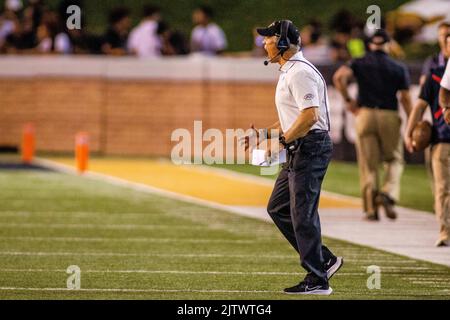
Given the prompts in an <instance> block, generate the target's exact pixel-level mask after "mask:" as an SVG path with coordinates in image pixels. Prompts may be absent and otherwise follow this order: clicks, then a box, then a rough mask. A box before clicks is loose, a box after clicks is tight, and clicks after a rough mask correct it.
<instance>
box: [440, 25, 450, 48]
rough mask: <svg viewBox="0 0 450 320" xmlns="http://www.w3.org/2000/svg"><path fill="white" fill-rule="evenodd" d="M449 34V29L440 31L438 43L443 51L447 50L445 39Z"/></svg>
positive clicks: (444, 28)
mask: <svg viewBox="0 0 450 320" xmlns="http://www.w3.org/2000/svg"><path fill="white" fill-rule="evenodd" d="M448 33H450V28H447V27H441V28H439V30H438V42H439V47H440V48H441V50H442V51H444V50H445V37H446V36H447V34H448Z"/></svg>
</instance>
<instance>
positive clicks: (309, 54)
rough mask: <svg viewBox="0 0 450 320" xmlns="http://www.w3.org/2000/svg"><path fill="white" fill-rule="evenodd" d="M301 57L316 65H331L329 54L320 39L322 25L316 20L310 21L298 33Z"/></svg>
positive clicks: (325, 45)
mask: <svg viewBox="0 0 450 320" xmlns="http://www.w3.org/2000/svg"><path fill="white" fill-rule="evenodd" d="M300 37H301V39H302V40H301V46H302V51H303V55H304V56H305V58H307V59H308V60H309V61H311V62H313V63H316V64H326V63H331V52H330V48H329V47H328V44H327V43H326V41H325V40H324V39H323V37H322V24H321V23H320V22H319V21H318V20H311V21H310V22H309V23H308V24H307V25H306V26H304V27H303V28H302V30H301V31H300Z"/></svg>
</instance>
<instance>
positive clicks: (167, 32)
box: [157, 21, 189, 56]
mask: <svg viewBox="0 0 450 320" xmlns="http://www.w3.org/2000/svg"><path fill="white" fill-rule="evenodd" d="M157 34H158V35H159V36H160V38H161V42H162V46H161V53H162V54H163V55H165V56H175V55H187V54H189V44H188V41H187V39H186V37H185V35H184V34H183V33H182V32H180V31H178V30H172V29H171V28H170V26H169V25H168V24H167V23H166V22H164V21H161V22H160V23H159V24H158V31H157Z"/></svg>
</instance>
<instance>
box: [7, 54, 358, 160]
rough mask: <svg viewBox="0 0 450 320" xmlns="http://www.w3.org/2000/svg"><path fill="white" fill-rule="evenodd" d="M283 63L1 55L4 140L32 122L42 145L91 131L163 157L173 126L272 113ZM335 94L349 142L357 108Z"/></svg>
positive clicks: (109, 146)
mask: <svg viewBox="0 0 450 320" xmlns="http://www.w3.org/2000/svg"><path fill="white" fill-rule="evenodd" d="M277 69H278V68H277V67H276V66H275V65H271V66H268V67H264V66H263V64H262V61H261V60H260V59H231V58H202V57H198V56H192V57H188V58H168V59H147V60H141V59H136V58H129V57H127V58H112V57H83V56H81V57H80V56H72V57H34V56H33V57H27V56H14V57H13V56H0V146H2V145H3V146H4V145H9V146H19V144H20V139H21V130H22V126H23V124H24V123H27V122H32V123H34V124H35V127H36V135H37V149H38V150H41V151H65V152H67V151H72V150H73V148H74V136H75V134H76V133H77V132H79V131H87V132H88V133H89V134H90V138H91V149H92V151H95V152H100V153H104V154H119V155H120V154H126V155H162V156H167V155H169V154H170V151H171V149H172V147H173V145H174V143H172V142H171V141H170V137H171V133H172V132H173V130H175V129H177V128H186V129H188V130H190V131H192V129H193V122H194V121H195V120H202V121H203V130H206V129H208V128H217V129H220V130H222V131H225V129H236V128H245V129H246V128H248V126H249V125H250V124H251V123H254V124H255V125H256V126H265V125H268V124H271V123H273V122H275V121H276V120H277V114H276V109H275V104H274V92H275V85H276V81H277V78H278V70H277ZM321 69H322V70H323V71H324V73H325V77H326V78H329V77H330V76H331V73H332V72H331V71H332V69H330V67H324V68H321ZM353 90H355V89H353ZM329 95H330V100H331V102H332V103H331V112H332V117H331V118H332V122H333V126H332V137H333V140H334V142H335V143H337V144H339V143H340V142H342V141H347V140H348V141H350V142H351V141H353V136H354V133H353V130H352V127H353V125H352V121H353V119H352V116H351V115H349V114H347V115H346V117H344V111H343V103H342V100H341V99H340V97H339V95H338V94H337V92H335V91H334V90H333V88H330V89H329ZM344 128H346V130H344ZM344 137H345V138H344Z"/></svg>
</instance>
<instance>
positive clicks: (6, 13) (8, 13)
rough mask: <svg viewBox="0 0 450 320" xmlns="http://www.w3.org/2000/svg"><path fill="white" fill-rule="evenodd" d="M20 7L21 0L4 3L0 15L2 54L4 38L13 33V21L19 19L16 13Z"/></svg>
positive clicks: (0, 48) (0, 46)
mask: <svg viewBox="0 0 450 320" xmlns="http://www.w3.org/2000/svg"><path fill="white" fill-rule="evenodd" d="M22 7H23V4H22V1H21V0H7V1H6V2H5V6H4V9H3V12H1V13H0V52H2V48H3V46H4V44H5V41H6V37H7V36H9V35H10V34H11V33H12V32H13V31H14V28H15V20H17V19H18V18H19V16H18V13H19V11H20V10H21V9H22Z"/></svg>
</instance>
